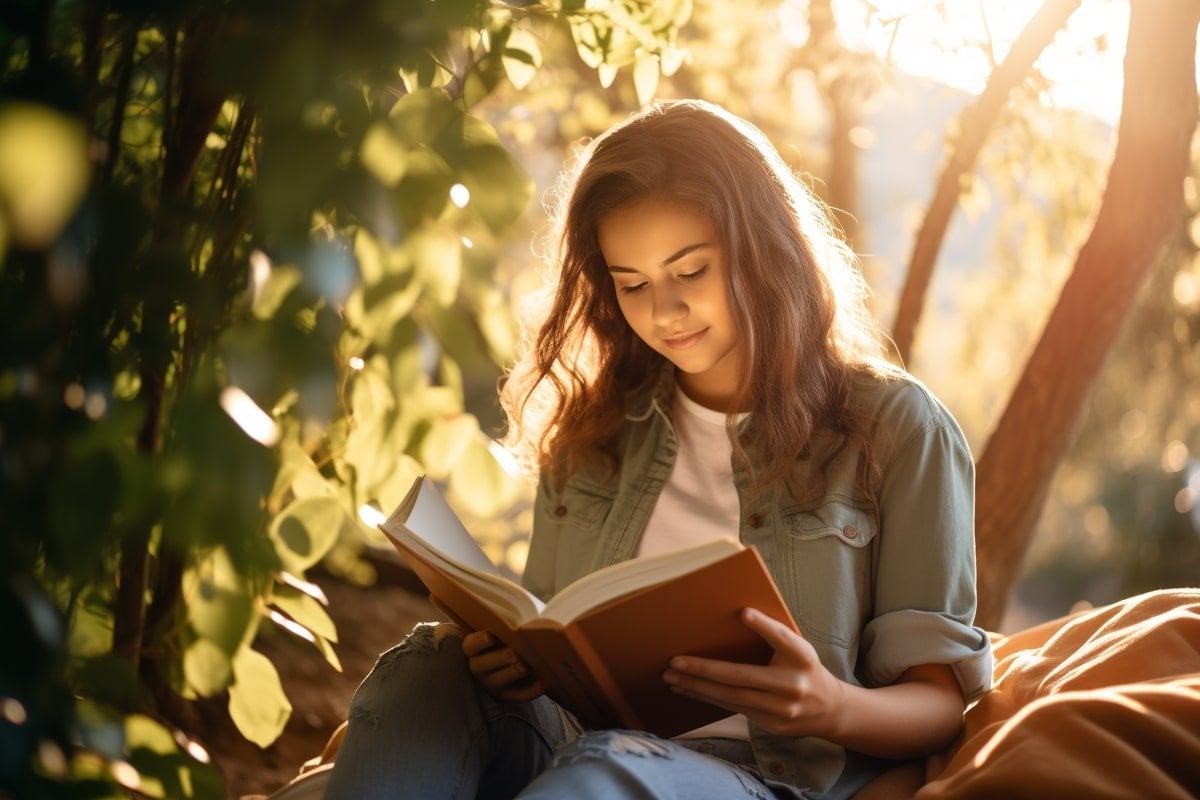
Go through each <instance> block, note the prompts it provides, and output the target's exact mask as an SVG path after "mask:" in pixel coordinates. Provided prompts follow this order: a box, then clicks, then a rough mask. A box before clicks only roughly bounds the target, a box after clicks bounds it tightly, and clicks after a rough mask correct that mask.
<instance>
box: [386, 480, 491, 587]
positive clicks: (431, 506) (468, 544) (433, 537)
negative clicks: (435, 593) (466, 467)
mask: <svg viewBox="0 0 1200 800" xmlns="http://www.w3.org/2000/svg"><path fill="white" fill-rule="evenodd" d="M414 489H415V491H416V496H415V502H413V504H412V509H411V510H410V511H409V513H408V519H406V520H405V519H400V520H397V522H400V523H402V524H403V525H404V527H406V528H408V530H409V531H410V532H411V533H412V534H413V535H414V536H416V537H418V538H420V539H424V540H425V542H427V543H428V544H429V545H430V546H431V547H432V548H433V549H434V550H437V551H439V552H440V553H441V554H442V555H443V556H444V557H445V558H446V559H448V560H450V561H452V562H454V563H456V564H460V565H462V566H464V567H470V568H471V569H473V570H476V571H478V572H486V573H490V574H492V575H495V576H497V577H501V573H500V570H499V569H497V568H496V565H495V564H493V563H492V561H491V559H490V558H488V557H487V554H486V553H484V552H483V549H482V548H480V546H479V544H478V542H476V541H475V539H474V537H472V536H471V534H470V533H469V532H468V531H467V529H466V528H465V527H464V526H463V524H462V521H461V520H460V519H459V518H458V516H457V515H456V514H455V513H454V510H453V509H452V508H450V504H449V503H447V502H446V499H445V498H444V497H442V493H441V492H439V491H438V489H437V487H436V486H434V484H433V481H431V480H429V476H427V475H426V476H423V477H422V478H421V479H420V482H419V483H418V484H417V485H416V486H415V487H414ZM407 504H408V499H407V498H405V501H404V502H402V503H401V504H400V509H397V512H396V514H393V515H392V518H389V519H388V521H387V522H385V523H383V525H384V527H385V528H388V527H389V526H390V525H391V523H392V519H393V518H394V517H396V516H397V515H398V514H400V513H401V510H402V509H403V508H404V507H405V506H406V505H407Z"/></svg>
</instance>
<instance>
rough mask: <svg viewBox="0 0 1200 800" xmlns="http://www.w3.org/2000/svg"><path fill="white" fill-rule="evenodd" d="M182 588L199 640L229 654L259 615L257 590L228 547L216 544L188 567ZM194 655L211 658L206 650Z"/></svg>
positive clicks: (190, 620) (188, 614) (243, 637)
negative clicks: (256, 606)
mask: <svg viewBox="0 0 1200 800" xmlns="http://www.w3.org/2000/svg"><path fill="white" fill-rule="evenodd" d="M183 592H184V597H185V598H186V599H187V619H188V622H189V624H190V626H191V629H192V630H193V631H194V632H195V633H196V635H197V637H199V638H198V640H197V643H198V642H200V641H205V642H208V643H210V644H212V645H213V646H214V647H216V648H217V649H218V650H219V651H220V652H222V653H224V654H225V656H226V657H228V656H229V655H232V654H233V653H234V652H235V651H236V650H237V649H238V647H239V646H240V644H241V642H242V641H243V640H244V639H245V638H246V636H247V631H248V630H249V629H250V628H251V627H252V625H253V622H254V620H255V619H256V618H257V615H256V614H255V613H254V591H253V589H252V588H251V586H250V584H249V582H248V581H246V580H245V579H244V578H243V577H242V576H241V575H239V574H238V572H237V570H236V568H235V566H234V564H233V561H232V560H231V559H230V557H229V553H228V552H227V551H226V550H225V548H223V547H217V548H214V549H213V550H212V551H210V552H209V553H208V554H207V555H206V556H204V557H202V558H200V559H198V560H197V562H196V563H195V564H194V565H192V566H191V567H189V568H188V570H187V571H186V572H185V573H184V576H183ZM197 643H194V644H197ZM201 647H206V645H204V646H201ZM189 649H190V648H189ZM193 657H194V658H203V659H207V658H208V656H207V655H206V654H205V653H204V652H203V650H202V651H200V652H198V653H197V654H196V655H194V656H193ZM185 665H186V663H185Z"/></svg>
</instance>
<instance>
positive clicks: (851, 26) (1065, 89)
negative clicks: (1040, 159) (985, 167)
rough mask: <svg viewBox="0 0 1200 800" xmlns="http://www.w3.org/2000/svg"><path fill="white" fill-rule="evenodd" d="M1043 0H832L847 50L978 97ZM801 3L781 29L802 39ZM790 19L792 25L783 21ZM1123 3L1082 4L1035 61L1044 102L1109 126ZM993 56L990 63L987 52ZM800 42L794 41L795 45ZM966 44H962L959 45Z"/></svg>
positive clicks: (1113, 117)
mask: <svg viewBox="0 0 1200 800" xmlns="http://www.w3.org/2000/svg"><path fill="white" fill-rule="evenodd" d="M1042 3H1043V0H872V1H871V2H864V0H835V2H834V6H835V11H836V12H837V15H838V30H839V33H840V35H841V36H842V38H843V43H844V44H845V45H846V46H848V47H851V48H854V49H860V50H873V51H875V52H877V53H880V54H888V55H889V56H890V59H891V61H892V63H894V64H895V65H896V66H897V67H898V68H899V69H902V70H904V71H905V72H909V73H912V74H915V75H921V76H926V77H930V78H933V79H934V80H937V81H940V82H942V83H945V84H947V85H950V86H953V87H955V88H958V89H962V90H964V91H967V92H970V93H972V94H978V93H980V92H981V91H982V90H983V88H984V85H985V84H986V82H987V78H988V75H989V74H990V73H991V71H992V67H993V64H992V63H991V62H992V60H994V61H995V62H997V63H999V62H1000V61H1002V60H1003V59H1004V57H1005V56H1006V55H1007V53H1008V50H1009V48H1010V47H1011V45H1012V42H1013V41H1014V40H1015V39H1016V38H1017V36H1019V35H1020V32H1021V29H1022V28H1023V27H1024V26H1025V24H1026V23H1027V22H1028V21H1029V19H1030V18H1031V17H1032V16H1033V15H1034V13H1036V11H1037V10H1038V8H1040V7H1041V5H1042ZM805 5H806V3H804V2H801V0H784V2H783V4H782V7H781V13H782V14H783V16H784V19H785V24H784V26H783V29H784V30H785V31H790V35H791V36H792V37H800V38H804V37H806V36H807V31H806V25H805V24H803V13H804V6H805ZM792 21H795V22H798V23H799V24H789V23H791V22H792ZM1128 25H1129V2H1128V0H1084V2H1083V3H1082V4H1081V5H1080V7H1079V8H1078V9H1077V10H1076V11H1075V12H1074V13H1073V14H1072V15H1071V17H1070V19H1069V20H1068V23H1067V26H1066V28H1065V29H1064V30H1063V31H1061V32H1060V33H1059V35H1058V36H1057V37H1056V38H1055V40H1054V42H1053V44H1051V45H1050V47H1048V48H1047V49H1046V50H1045V51H1044V52H1043V53H1042V56H1041V58H1040V59H1039V61H1038V66H1039V68H1040V69H1041V70H1042V73H1043V74H1044V75H1045V76H1046V77H1047V78H1048V79H1049V80H1050V82H1051V88H1050V89H1049V90H1048V96H1047V100H1048V102H1050V103H1052V104H1054V105H1057V106H1061V107H1067V108H1074V109H1078V110H1081V111H1086V112H1088V113H1090V114H1092V115H1094V116H1096V117H1098V118H1100V119H1102V120H1104V121H1105V122H1108V123H1110V124H1115V123H1116V121H1117V117H1118V115H1119V112H1120V106H1121V88H1122V83H1123V81H1122V60H1123V59H1124V56H1125V36H1126V31H1127V29H1128ZM785 35H787V34H785ZM988 42H990V43H991V44H990V47H992V48H994V51H993V53H992V55H991V57H990V58H989V56H988V55H987V48H988V47H989V45H988V44H987V43H988ZM795 43H797V44H798V43H799V42H795ZM964 45H965V46H964Z"/></svg>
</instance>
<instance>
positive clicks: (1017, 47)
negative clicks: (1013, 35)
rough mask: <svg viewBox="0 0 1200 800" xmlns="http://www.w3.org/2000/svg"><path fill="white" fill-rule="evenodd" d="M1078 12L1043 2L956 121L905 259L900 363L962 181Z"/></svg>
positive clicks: (1069, 1)
mask: <svg viewBox="0 0 1200 800" xmlns="http://www.w3.org/2000/svg"><path fill="white" fill-rule="evenodd" d="M1078 7H1079V0H1047V2H1046V4H1045V5H1043V6H1042V7H1041V8H1040V9H1039V10H1038V12H1037V13H1036V14H1035V15H1034V16H1033V18H1032V19H1031V20H1029V23H1028V24H1027V25H1026V26H1025V29H1024V30H1023V31H1021V35H1020V37H1018V38H1017V41H1016V42H1014V43H1013V46H1012V50H1010V51H1009V53H1008V57H1007V58H1005V59H1004V63H1003V64H1001V65H1000V66H999V67H997V68H996V70H995V71H994V72H993V73H992V75H991V77H990V78H989V79H988V83H987V87H986V88H985V89H984V90H983V93H982V94H981V95H979V97H978V99H976V101H975V102H974V103H973V104H971V105H970V106H968V107H967V108H966V109H965V110H964V111H963V112H962V114H961V115H960V117H959V133H958V137H957V139H956V140H955V142H954V150H953V152H952V153H951V154H950V157H949V158H947V159H946V161H945V163H944V164H943V165H942V169H941V174H940V175H939V176H938V182H937V189H936V191H935V192H934V195H933V199H932V200H930V202H929V208H928V209H927V210H926V212H925V219H924V220H923V221H922V222H921V227H920V229H919V230H918V231H917V237H916V240H915V241H914V243H913V250H912V255H911V256H910V257H909V260H908V274H907V277H906V278H905V282H904V289H903V290H902V291H901V294H900V303H899V306H898V307H897V309H896V318H895V322H894V323H893V324H892V340H893V342H894V343H895V346H896V354H897V355H898V356H899V357H900V361H901V363H904V362H907V361H908V359H909V357H910V356H911V355H912V345H913V339H914V338H915V335H916V329H917V324H918V323H919V322H920V320H921V312H922V310H923V308H924V305H925V294H926V292H927V291H928V289H929V280H930V278H931V277H932V275H933V267H934V264H935V263H936V262H937V258H938V253H939V252H940V251H941V248H942V241H943V240H944V239H945V238H946V229H947V228H948V227H949V226H950V218H951V216H952V215H953V214H954V209H955V207H957V205H958V196H959V192H960V187H961V185H962V183H961V182H962V178H963V176H964V175H966V174H967V173H968V172H970V171H971V170H973V169H974V168H975V162H976V160H977V159H978V158H979V152H980V150H981V149H983V143H984V142H985V141H986V140H987V136H988V134H989V133H990V132H991V130H992V128H993V127H994V126H995V124H996V120H997V119H998V118H999V116H1000V112H1001V110H1003V108H1004V106H1005V104H1006V103H1007V102H1008V96H1009V94H1010V93H1011V92H1012V90H1013V89H1014V88H1016V87H1017V86H1018V85H1020V83H1021V82H1022V81H1024V80H1025V76H1026V75H1027V74H1028V73H1029V70H1030V69H1031V68H1032V67H1033V63H1034V62H1035V61H1036V60H1037V58H1038V56H1039V55H1041V53H1042V51H1043V50H1045V49H1046V47H1047V46H1048V45H1049V44H1050V42H1051V41H1053V39H1054V36H1055V34H1057V33H1058V31H1059V30H1060V29H1061V28H1062V27H1063V26H1064V25H1065V24H1066V22H1067V19H1068V18H1069V17H1070V16H1071V14H1072V13H1073V12H1074V11H1075V9H1076V8H1078Z"/></svg>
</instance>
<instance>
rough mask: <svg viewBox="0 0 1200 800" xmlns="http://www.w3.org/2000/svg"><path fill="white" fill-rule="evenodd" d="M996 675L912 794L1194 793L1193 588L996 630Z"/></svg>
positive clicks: (1196, 610) (1199, 745) (1197, 664)
mask: <svg viewBox="0 0 1200 800" xmlns="http://www.w3.org/2000/svg"><path fill="white" fill-rule="evenodd" d="M995 644H996V646H995V652H996V669H995V676H996V681H995V687H994V688H993V689H992V691H991V692H989V693H988V694H987V695H985V696H984V697H983V698H981V699H980V700H979V701H978V702H977V703H976V704H975V705H973V706H972V707H971V708H970V709H969V710H968V711H967V714H966V720H965V726H964V729H963V733H962V735H961V736H960V737H959V740H958V742H957V743H956V744H955V746H954V747H953V748H951V749H950V750H949V751H947V752H946V753H945V754H943V755H941V756H939V757H937V758H934V759H930V760H929V762H928V763H927V765H926V776H927V778H929V780H928V781H927V783H926V785H925V786H924V787H922V788H921V790H920V791H919V792H918V793H917V795H916V798H917V800H944V799H946V798H956V799H957V798H975V797H989V798H1089V799H1090V798H1138V799H1139V800H1140V799H1141V798H1164V799H1166V798H1180V800H1184V799H1185V798H1196V797H1200V589H1173V590H1163V591H1157V592H1150V593H1148V594H1143V595H1138V596H1136V597H1130V598H1128V599H1126V600H1122V601H1120V602H1117V603H1114V604H1112V605H1108V606H1104V607H1101V608H1097V609H1093V610H1090V611H1085V612H1080V613H1078V614H1075V615H1073V616H1071V617H1067V618H1065V619H1059V620H1054V621H1052V622H1048V623H1045V624H1043V625H1039V626H1037V627H1034V628H1029V629H1027V630H1024V631H1021V632H1019V633H1016V634H1013V635H1012V636H1009V637H1000V638H998V639H997V640H996V643H995Z"/></svg>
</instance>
